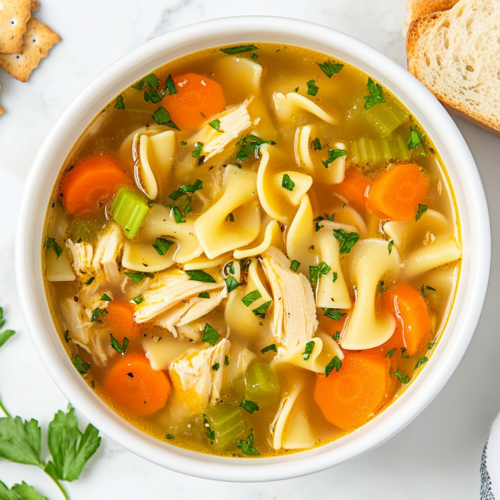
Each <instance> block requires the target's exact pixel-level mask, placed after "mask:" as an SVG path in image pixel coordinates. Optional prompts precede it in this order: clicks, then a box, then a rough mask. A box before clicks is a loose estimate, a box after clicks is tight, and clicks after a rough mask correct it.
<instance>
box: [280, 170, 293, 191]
mask: <svg viewBox="0 0 500 500" xmlns="http://www.w3.org/2000/svg"><path fill="white" fill-rule="evenodd" d="M281 187H283V188H285V189H288V191H293V188H294V187H295V182H293V181H292V179H290V176H289V175H288V174H284V175H283V181H282V182H281Z"/></svg>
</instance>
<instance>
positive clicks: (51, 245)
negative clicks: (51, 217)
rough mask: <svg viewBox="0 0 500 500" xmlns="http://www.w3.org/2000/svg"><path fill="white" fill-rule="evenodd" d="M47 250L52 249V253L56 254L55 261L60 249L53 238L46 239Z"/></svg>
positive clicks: (60, 252)
mask: <svg viewBox="0 0 500 500" xmlns="http://www.w3.org/2000/svg"><path fill="white" fill-rule="evenodd" d="M45 246H46V247H47V248H53V249H54V252H56V255H57V257H56V259H58V258H59V257H60V256H61V254H62V248H61V247H60V246H59V245H58V244H57V242H56V240H55V239H54V238H47V243H46V244H45Z"/></svg>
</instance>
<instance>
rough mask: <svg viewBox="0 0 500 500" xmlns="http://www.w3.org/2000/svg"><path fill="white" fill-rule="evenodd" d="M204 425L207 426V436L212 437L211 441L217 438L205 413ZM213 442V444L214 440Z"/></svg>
mask: <svg viewBox="0 0 500 500" xmlns="http://www.w3.org/2000/svg"><path fill="white" fill-rule="evenodd" d="M203 425H204V426H205V429H206V431H205V434H206V436H207V438H208V439H210V440H211V441H213V440H214V439H215V431H213V430H212V429H210V424H209V422H208V419H207V416H206V415H203ZM211 444H213V442H212V443H211Z"/></svg>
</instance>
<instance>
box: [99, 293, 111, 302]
mask: <svg viewBox="0 0 500 500" xmlns="http://www.w3.org/2000/svg"><path fill="white" fill-rule="evenodd" d="M101 300H104V302H111V300H112V299H111V297H110V296H109V295H108V294H106V293H105V294H103V295H102V296H101Z"/></svg>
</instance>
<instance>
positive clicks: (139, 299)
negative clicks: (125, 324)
mask: <svg viewBox="0 0 500 500" xmlns="http://www.w3.org/2000/svg"><path fill="white" fill-rule="evenodd" d="M143 300H144V297H143V296H142V293H141V294H140V295H138V296H137V297H134V298H133V301H134V302H135V303H136V304H137V305H139V304H141V303H142V301H143Z"/></svg>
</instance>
